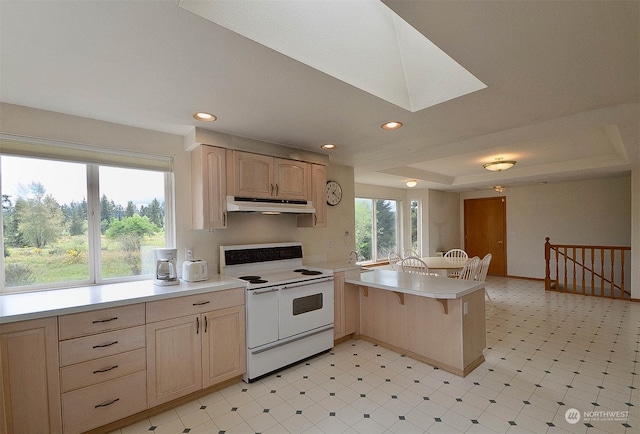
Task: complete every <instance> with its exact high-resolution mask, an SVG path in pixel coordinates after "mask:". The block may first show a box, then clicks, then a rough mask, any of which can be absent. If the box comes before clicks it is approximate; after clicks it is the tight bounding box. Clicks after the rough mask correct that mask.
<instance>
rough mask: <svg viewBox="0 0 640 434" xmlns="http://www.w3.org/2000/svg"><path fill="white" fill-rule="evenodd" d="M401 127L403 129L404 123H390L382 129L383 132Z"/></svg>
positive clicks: (385, 124)
mask: <svg viewBox="0 0 640 434" xmlns="http://www.w3.org/2000/svg"><path fill="white" fill-rule="evenodd" d="M400 127H402V122H398V121H389V122H385V123H384V124H382V125H380V128H382V129H383V130H397V129H398V128H400Z"/></svg>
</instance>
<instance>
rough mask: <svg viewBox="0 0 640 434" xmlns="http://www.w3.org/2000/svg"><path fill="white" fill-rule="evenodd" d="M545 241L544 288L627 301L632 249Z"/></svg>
mask: <svg viewBox="0 0 640 434" xmlns="http://www.w3.org/2000/svg"><path fill="white" fill-rule="evenodd" d="M549 240H550V238H549V237H546V238H545V243H544V259H545V277H544V289H545V290H547V291H550V290H555V291H562V292H568V293H573V294H581V295H589V296H596V297H609V298H619V299H625V300H628V299H630V298H631V293H630V291H629V290H627V289H625V283H626V284H627V285H626V286H627V287H628V279H629V278H628V276H629V275H630V273H629V269H628V267H629V264H630V263H631V261H630V256H631V247H626V246H622V247H621V246H585V245H575V244H551V243H550V242H549Z"/></svg>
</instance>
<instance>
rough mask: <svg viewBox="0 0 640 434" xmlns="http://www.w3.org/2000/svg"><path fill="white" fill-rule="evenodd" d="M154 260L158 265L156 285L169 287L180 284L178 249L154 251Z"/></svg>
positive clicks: (154, 280)
mask: <svg viewBox="0 0 640 434" xmlns="http://www.w3.org/2000/svg"><path fill="white" fill-rule="evenodd" d="M153 259H154V261H155V263H156V268H155V278H154V279H153V283H154V285H158V286H168V285H177V284H178V283H180V281H179V280H178V272H177V268H176V261H177V259H178V249H154V250H153Z"/></svg>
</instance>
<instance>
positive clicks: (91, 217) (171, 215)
mask: <svg viewBox="0 0 640 434" xmlns="http://www.w3.org/2000/svg"><path fill="white" fill-rule="evenodd" d="M1 139H2V137H0V163H1V161H2V158H3V157H4V156H11V157H19V158H33V159H39V160H51V161H55V162H62V163H75V164H84V165H85V167H86V178H87V179H86V187H87V243H88V250H87V252H88V253H89V259H88V271H89V273H88V279H83V280H77V281H67V282H55V283H39V284H34V285H22V286H11V287H6V286H5V284H6V282H5V259H4V254H3V255H2V256H1V257H0V295H1V294H10V293H26V292H37V291H46V290H53V289H60V288H73V287H82V286H96V285H104V284H112V283H121V282H132V281H142V280H151V279H152V278H153V274H140V275H133V276H123V277H111V278H107V279H105V278H104V277H103V276H102V261H101V232H100V185H99V169H100V167H101V166H103V167H119V168H123V169H134V170H144V171H153V172H160V173H163V174H164V177H163V178H164V179H163V184H164V185H163V188H164V212H165V215H164V229H165V247H169V248H171V247H175V246H176V227H175V176H174V172H173V159H172V158H171V157H158V156H149V159H146V158H145V156H144V155H143V154H139V153H129V152H126V151H122V152H115V151H108V152H106V151H105V152H104V153H103V154H101V155H100V158H99V160H100V161H90V162H89V161H84V162H83V161H78V159H76V158H65V157H64V155H65V153H66V152H68V149H69V147H71V148H72V149H76V148H77V149H79V150H80V151H79V152H80V153H82V152H86V151H87V150H88V151H91V150H92V149H93V148H92V147H84V146H82V145H65V146H62V147H61V149H63V151H62V152H56V151H60V147H56V146H55V145H56V144H54V145H53V147H52V149H51V151H52V152H51V153H50V155H47V156H45V155H42V152H41V151H40V152H38V153H34V152H25V153H22V154H21V153H19V152H16V151H15V149H11V146H9V152H4V151H5V149H3V148H4V146H3V144H4V143H3V142H2V141H1ZM28 145H29V144H27V146H26V149H27V150H29V146H28ZM38 145H39V144H36V146H37V149H41V148H42V146H38ZM105 155H106V156H107V158H105ZM110 157H113V159H112V160H113V162H111V163H110V162H109V159H110ZM138 159H140V161H141V163H140V164H139V166H138V167H136V165H135V163H132V161H136V160H138ZM163 161H164V163H163ZM156 166H163V167H164V169H163V168H159V167H156ZM2 191H3V189H2V176H0V192H2ZM3 214H4V213H0V247H2V248H3V251H4V224H3V218H4V215H3Z"/></svg>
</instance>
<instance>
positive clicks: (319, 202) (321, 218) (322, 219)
mask: <svg viewBox="0 0 640 434" xmlns="http://www.w3.org/2000/svg"><path fill="white" fill-rule="evenodd" d="M326 185H327V168H326V167H325V166H323V165H321V164H312V165H311V200H312V201H313V207H314V208H315V210H316V212H315V214H300V215H298V226H299V227H314V228H324V227H326V226H327V188H326Z"/></svg>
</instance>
